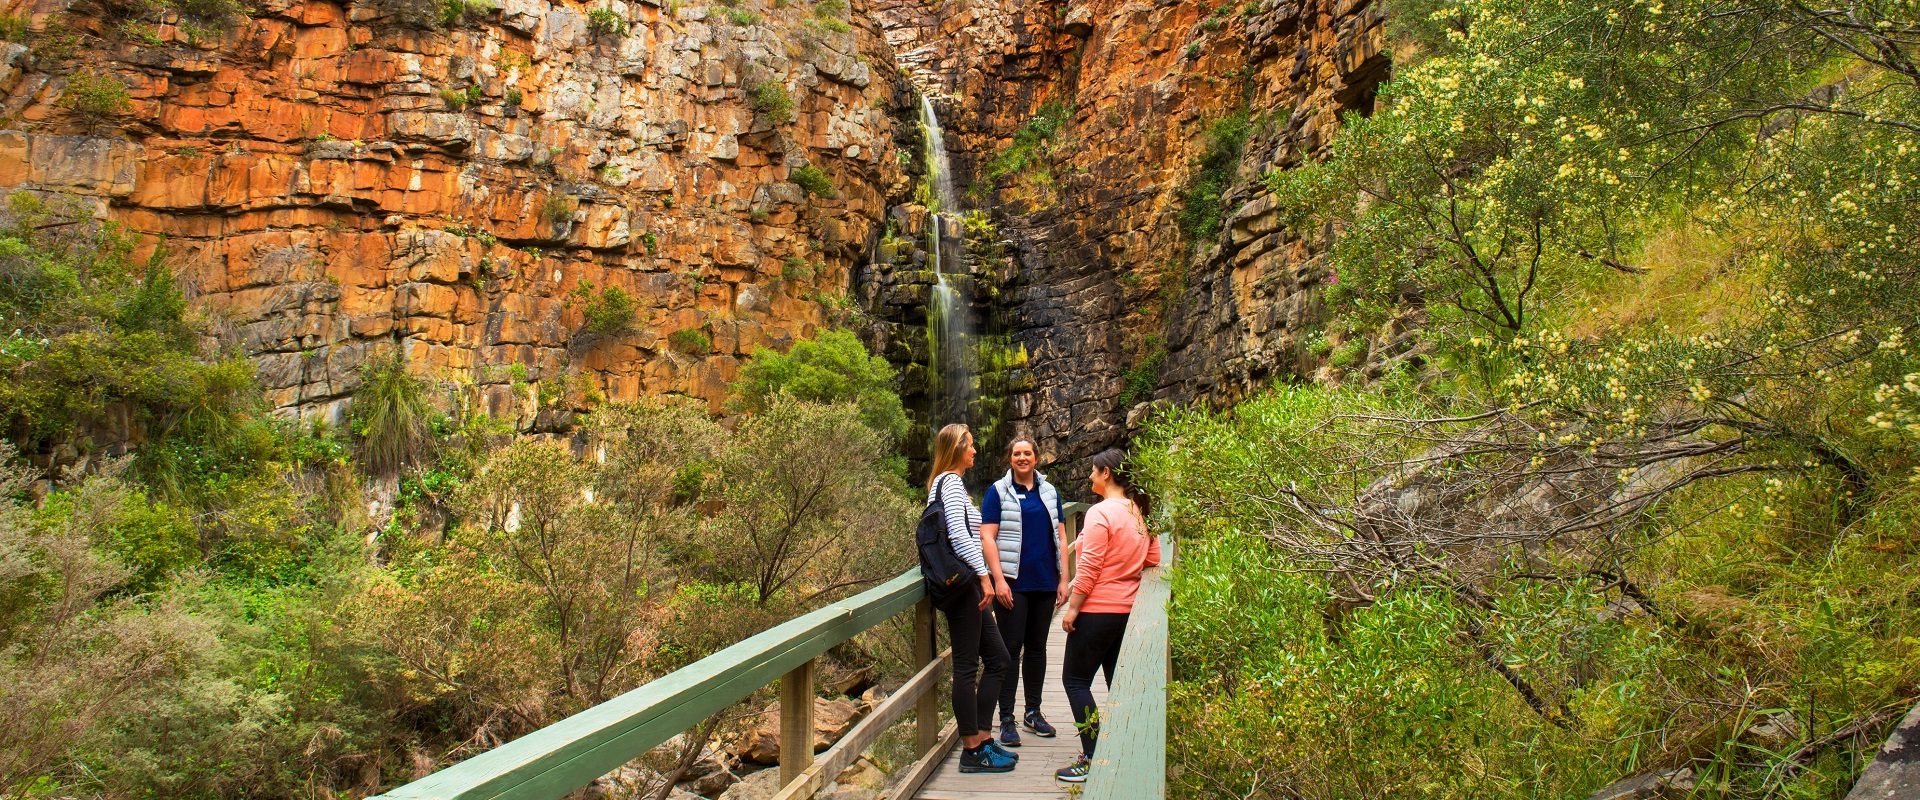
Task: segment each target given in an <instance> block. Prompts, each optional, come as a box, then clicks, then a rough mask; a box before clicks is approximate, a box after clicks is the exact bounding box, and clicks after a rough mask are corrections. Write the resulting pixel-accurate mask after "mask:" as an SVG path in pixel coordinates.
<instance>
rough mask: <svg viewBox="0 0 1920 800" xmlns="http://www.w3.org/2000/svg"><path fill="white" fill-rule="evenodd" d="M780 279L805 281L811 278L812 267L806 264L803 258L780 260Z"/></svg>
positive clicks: (793, 257)
mask: <svg viewBox="0 0 1920 800" xmlns="http://www.w3.org/2000/svg"><path fill="white" fill-rule="evenodd" d="M780 277H781V279H782V280H789V281H795V282H799V281H805V280H808V279H810V278H812V277H813V267H812V266H811V265H809V264H807V260H806V259H804V258H801V257H799V256H787V257H786V258H784V259H781V262H780Z"/></svg>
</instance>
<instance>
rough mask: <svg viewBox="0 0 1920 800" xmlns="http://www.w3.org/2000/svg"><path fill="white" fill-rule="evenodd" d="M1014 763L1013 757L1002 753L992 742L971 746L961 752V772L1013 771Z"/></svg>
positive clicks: (990, 740)
mask: <svg viewBox="0 0 1920 800" xmlns="http://www.w3.org/2000/svg"><path fill="white" fill-rule="evenodd" d="M987 741H988V742H992V741H993V740H992V739H988V740H987ZM1013 765H1014V761H1013V759H1011V758H1008V757H1006V756H1004V755H1001V754H1000V751H999V750H996V749H994V748H993V747H992V746H991V745H990V744H982V745H980V746H979V747H969V748H967V749H965V750H962V751H961V752H960V771H961V772H1012V771H1013Z"/></svg>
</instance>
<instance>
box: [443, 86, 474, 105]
mask: <svg viewBox="0 0 1920 800" xmlns="http://www.w3.org/2000/svg"><path fill="white" fill-rule="evenodd" d="M440 102H442V103H445V104H446V106H447V110H448V111H462V110H465V109H466V107H467V102H468V100H467V92H466V91H464V90H461V89H454V88H451V87H448V88H445V89H441V90H440Z"/></svg>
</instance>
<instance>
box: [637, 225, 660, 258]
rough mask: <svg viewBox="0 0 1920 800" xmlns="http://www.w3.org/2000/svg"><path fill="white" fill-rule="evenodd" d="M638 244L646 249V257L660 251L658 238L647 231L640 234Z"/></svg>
mask: <svg viewBox="0 0 1920 800" xmlns="http://www.w3.org/2000/svg"><path fill="white" fill-rule="evenodd" d="M640 244H641V245H642V246H644V247H646V248H647V255H653V254H654V253H657V252H659V250H660V237H659V236H657V235H655V234H654V232H653V231H647V232H646V233H643V234H640Z"/></svg>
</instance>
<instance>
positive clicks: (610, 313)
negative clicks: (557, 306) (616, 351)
mask: <svg viewBox="0 0 1920 800" xmlns="http://www.w3.org/2000/svg"><path fill="white" fill-rule="evenodd" d="M567 299H568V304H569V305H576V306H578V307H579V309H580V313H581V316H582V317H583V318H584V320H585V326H586V329H587V330H589V331H592V332H594V333H598V334H605V335H612V334H617V333H622V332H625V331H626V330H627V329H628V328H631V327H633V320H634V316H635V314H636V313H637V312H638V311H639V308H640V304H639V302H638V301H636V300H635V299H634V298H633V296H632V295H630V294H627V292H626V290H624V289H621V288H620V287H618V286H608V287H606V288H604V289H601V290H600V291H599V292H597V293H596V292H595V291H594V290H593V284H592V283H591V282H589V281H581V282H580V285H579V286H576V287H574V288H573V291H571V292H568V293H567Z"/></svg>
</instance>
